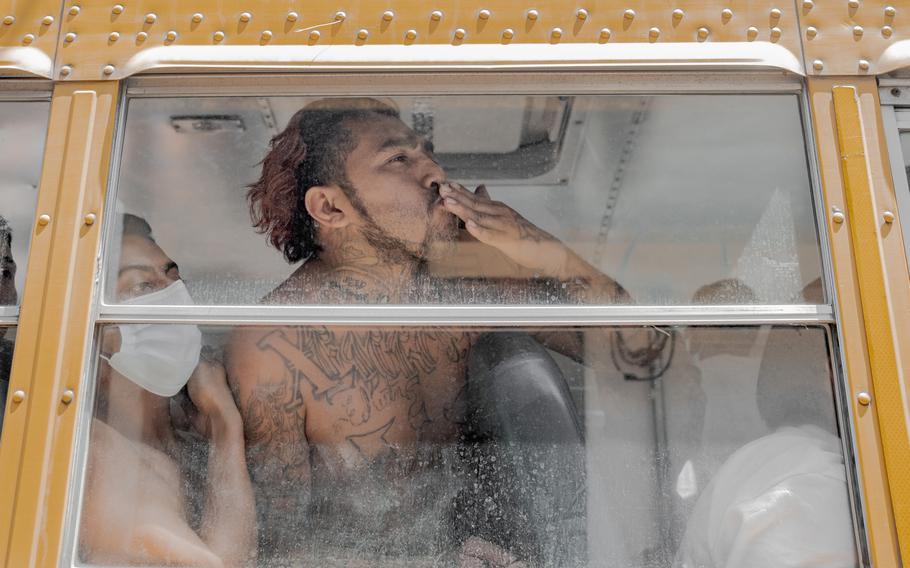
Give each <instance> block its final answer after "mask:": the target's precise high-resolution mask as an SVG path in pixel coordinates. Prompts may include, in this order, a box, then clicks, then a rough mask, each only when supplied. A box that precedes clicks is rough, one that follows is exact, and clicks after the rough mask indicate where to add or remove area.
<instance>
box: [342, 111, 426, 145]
mask: <svg viewBox="0 0 910 568" xmlns="http://www.w3.org/2000/svg"><path fill="white" fill-rule="evenodd" d="M352 130H354V132H355V134H356V136H357V150H361V151H367V152H376V151H379V150H380V149H382V148H383V146H385V145H386V144H387V143H388V142H390V141H393V142H400V143H403V144H405V145H408V146H416V145H417V144H418V143H419V142H420V140H421V138H420V136H419V135H418V134H417V133H416V132H414V131H413V130H411V129H410V128H409V127H408V126H407V125H406V124H405V123H404V122H402V121H401V119H398V118H396V117H393V116H382V115H376V116H375V117H371V118H369V119H367V120H363V121H360V122H358V124H357V125H356V126H354V127H353V128H352Z"/></svg>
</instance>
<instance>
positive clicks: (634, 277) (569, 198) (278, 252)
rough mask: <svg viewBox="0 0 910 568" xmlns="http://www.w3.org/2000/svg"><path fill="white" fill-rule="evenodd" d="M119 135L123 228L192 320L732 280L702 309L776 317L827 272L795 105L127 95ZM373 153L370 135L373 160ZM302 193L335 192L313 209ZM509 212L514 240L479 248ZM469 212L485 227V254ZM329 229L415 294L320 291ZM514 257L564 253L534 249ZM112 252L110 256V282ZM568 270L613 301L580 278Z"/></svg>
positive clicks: (110, 297) (596, 296) (676, 297)
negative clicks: (372, 254)
mask: <svg viewBox="0 0 910 568" xmlns="http://www.w3.org/2000/svg"><path fill="white" fill-rule="evenodd" d="M371 101H372V102H371ZM370 105H373V108H369V107H370ZM746 109H747V110H748V112H744V110H746ZM126 116H127V118H126V123H125V131H124V146H123V152H122V158H121V162H120V166H119V172H120V174H119V179H118V180H117V197H118V201H117V203H118V206H119V207H120V212H121V213H131V214H135V215H137V216H140V217H142V218H144V219H146V220H147V221H149V222H150V223H151V225H152V226H154V227H155V230H156V231H155V232H156V239H157V240H158V242H159V244H160V245H161V246H162V248H164V249H165V250H168V251H170V253H171V254H172V255H173V258H174V260H175V261H176V262H177V263H178V264H179V265H180V267H181V274H182V275H183V277H184V279H185V281H186V286H187V288H188V290H189V291H190V292H191V293H192V296H193V297H194V299H195V302H196V303H198V304H204V305H244V304H245V305H251V304H264V303H265V304H323V305H325V304H370V303H385V304H449V305H462V304H512V305H516V304H524V305H526V304H557V305H560V304H603V303H617V302H622V303H634V304H638V305H682V304H688V303H689V302H690V300H691V298H692V297H693V295H694V294H695V292H696V291H697V290H698V289H700V288H701V287H703V286H705V285H707V284H710V283H712V282H716V281H719V280H723V279H738V280H741V281H742V282H744V283H745V284H747V285H748V286H749V288H750V289H751V290H752V292H753V294H752V295H751V296H749V297H748V298H746V297H737V298H733V297H730V298H725V297H718V298H717V301H719V302H721V303H726V304H736V303H752V304H770V305H781V304H794V303H800V302H801V301H802V300H801V299H800V295H799V291H800V290H801V289H802V288H803V287H804V286H806V285H807V284H808V283H810V282H812V281H814V280H816V279H818V278H819V277H820V275H821V261H820V253H819V240H818V234H817V230H816V224H815V220H814V213H813V202H812V198H811V185H810V181H809V174H808V169H807V160H806V151H805V140H804V137H803V133H802V122H801V118H800V110H799V98H798V96H796V95H792V94H753V95H696V94H692V95H662V96H519V95H514V96H499V97H490V96H475V97H471V96H459V97H446V96H411V97H404V96H399V97H392V98H379V99H365V98H334V99H326V98H317V97H288V96H283V97H278V96H276V97H217V98H214V97H212V98H206V97H182V98H166V97H155V98H141V97H140V98H132V99H130V100H129V102H128V111H127V115H126ZM744 132H748V133H749V135H748V136H743V134H742V133H744ZM393 134H394V135H395V136H397V139H395V138H393ZM366 135H369V136H373V137H374V138H375V137H376V136H380V135H382V136H385V139H384V140H383V141H376V140H373V142H374V143H375V144H376V147H374V148H373V150H374V153H373V154H372V155H371V156H370V157H366V156H365V154H364V152H365V151H366V146H361V142H362V141H363V139H364V136H366ZM396 141H397V142H400V143H401V144H399V146H397V147H396V146H394V144H395V143H396ZM386 142H388V143H389V144H392V145H391V146H386V147H384V148H382V150H381V152H380V148H379V146H381V145H382V144H384V143H386ZM308 148H309V150H308ZM358 149H359V150H360V152H357V150H358ZM395 150H398V154H395V152H394V151H395ZM380 154H382V155H381V156H380ZM352 155H353V156H355V158H354V159H355V161H356V164H355V166H352V164H351V161H350V159H351V156H352ZM370 159H377V160H378V159H385V160H388V162H386V163H383V164H379V163H374V162H369V163H368V162H366V161H364V160H370ZM408 160H411V161H414V162H415V163H416V165H417V168H418V169H414V168H411V167H410V165H408V164H407V161H408ZM431 163H432V164H434V165H433V166H431V165H429V164H431ZM356 168H360V170H359V171H354V170H355V169H356ZM383 168H384V169H383ZM395 168H406V169H407V171H408V172H411V173H413V175H414V176H422V177H420V178H419V179H418V178H416V177H413V176H412V178H409V179H404V178H403V177H402V176H399V175H398V173H397V171H396V170H395ZM420 168H423V169H420ZM434 168H435V169H434ZM317 170H318V171H317ZM320 176H322V177H320ZM396 176H398V177H396ZM323 178H325V179H323ZM380 180H387V181H388V183H389V184H391V185H393V186H395V184H399V185H397V186H395V187H398V188H399V189H401V191H396V190H395V187H391V188H389V189H388V193H384V191H385V190H383V189H382V188H383V187H384V186H383V185H382V183H380ZM408 183H410V184H416V185H415V187H417V188H422V189H419V191H422V193H420V195H418V196H416V197H415V196H411V195H410V194H409V193H408V192H407V191H404V190H403V189H402V188H404V187H405V185H406V184H408ZM449 184H456V185H458V187H460V188H466V190H467V191H468V192H470V195H469V194H467V193H463V192H461V195H462V196H463V197H464V199H466V200H467V202H469V203H473V202H474V201H476V199H475V196H474V195H473V194H474V192H476V191H478V189H477V188H478V187H479V188H481V189H480V191H481V192H484V193H483V195H484V197H483V199H484V200H486V201H492V202H493V203H494V204H495V205H496V207H493V208H488V210H486V211H480V210H477V211H474V210H471V211H469V210H467V209H464V207H462V208H461V209H458V205H457V204H456V205H455V206H454V207H447V206H445V204H444V201H445V199H444V197H445V196H444V195H442V194H441V193H440V188H443V189H445V188H447V187H448V185H449ZM303 185H306V187H302V186H303ZM311 187H316V188H322V187H325V188H328V189H329V190H330V191H329V193H327V194H324V193H320V192H319V190H318V189H317V191H314V192H312V196H313V197H312V199H311V201H312V203H308V202H307V198H306V197H305V196H304V193H306V194H308V195H310V193H309V191H310V188H311ZM298 190H299V191H298ZM304 190H305V191H304ZM322 195H325V196H327V199H328V201H325V200H322V199H321V197H319V196H322ZM486 195H489V198H488V199H487V197H486ZM409 200H410V201H409ZM317 201H319V203H322V204H324V205H325V207H326V208H327V209H326V212H327V213H326V215H327V216H323V218H322V219H321V220H320V221H317V220H316V218H315V217H314V211H311V210H310V209H312V208H315V207H316V206H317V204H316V202H317ZM500 205H502V206H500ZM332 210H337V211H339V212H342V213H345V215H343V216H342V217H337V216H336V217H331V215H330V214H329V213H331V211H332ZM251 213H252V215H251ZM513 213H517V214H518V215H520V217H519V218H518V219H519V220H520V221H521V222H520V223H518V224H513V225H511V227H512V228H511V229H509V230H506V231H500V232H499V233H498V234H500V237H496V236H494V234H497V233H496V231H498V230H499V229H500V228H501V227H499V225H497V223H498V222H500V221H501V220H502V217H503V216H511V215H513ZM459 215H460V216H459ZM469 215H475V216H477V217H478V220H480V219H481V218H484V219H486V220H487V221H488V222H490V223H492V224H493V225H495V227H494V226H490V227H485V226H481V229H484V228H487V229H490V231H488V233H487V234H486V237H482V238H480V239H478V235H479V234H480V233H478V232H477V231H474V232H472V231H471V230H469V229H468V227H467V221H468V220H469V219H468V218H467V216H469ZM317 216H318V215H317ZM339 223H353V225H352V226H353V227H355V228H356V235H362V236H363V238H364V239H369V240H370V243H372V244H370V243H367V246H370V247H373V245H377V244H379V245H383V244H384V245H387V246H391V247H392V248H395V249H396V250H397V248H401V249H402V250H403V251H404V253H403V254H405V255H407V256H408V258H410V259H412V260H413V263H412V265H413V266H414V270H415V271H416V272H417V273H418V276H419V277H418V278H413V279H412V278H409V279H408V284H407V285H406V286H405V285H403V284H401V282H400V275H398V274H394V273H393V272H388V273H387V274H384V275H383V276H382V277H380V278H379V279H380V280H381V281H380V282H366V281H365V279H364V278H363V273H364V270H362V269H363V267H360V268H356V267H355V268H353V269H352V271H351V272H348V273H346V274H345V275H343V276H338V277H337V278H333V277H329V276H328V275H327V274H326V273H325V272H324V271H323V272H319V274H321V275H320V276H315V274H316V272H318V271H317V270H316V268H318V267H320V266H322V267H323V268H325V267H328V266H331V264H332V262H333V261H332V259H331V258H324V257H321V256H320V254H321V252H322V251H324V250H325V249H326V246H325V243H321V242H320V239H327V238H336V237H338V236H339V235H341V234H342V233H339V232H336V233H335V237H329V236H327V233H326V231H327V230H328V229H332V228H338V227H336V225H338V224H339ZM427 227H429V229H428V228H427ZM531 228H533V231H530V232H528V231H525V232H524V233H521V232H519V229H521V230H524V229H531ZM117 230H118V229H116V228H115V229H114V231H115V232H116V231H117ZM351 230H353V229H351ZM490 239H493V240H497V239H498V240H499V241H501V242H500V244H502V243H504V242H505V241H506V240H510V242H512V244H511V245H508V244H502V246H505V247H506V248H508V249H509V251H506V252H504V251H503V250H502V246H500V247H499V248H497V246H488V245H490ZM523 239H524V240H523ZM527 239H537V240H538V241H539V240H540V239H543V240H552V241H554V242H555V243H559V244H562V245H565V246H564V247H563V246H554V247H551V248H550V249H548V250H549V252H545V253H541V254H538V253H537V252H527V251H537V247H536V245H535V246H532V247H525V246H524V245H523V244H522V243H523V242H527V241H526V240H527ZM342 240H344V241H345V243H346V245H347V247H348V249H349V250H352V251H355V252H356V250H357V247H358V246H359V244H358V243H357V242H354V241H351V240H350V239H348V238H347V237H342ZM110 241H111V242H113V243H117V242H118V239H116V238H113V239H110ZM478 241H479V242H478ZM522 251H524V252H522ZM118 254H119V251H118V249H117V247H116V246H112V247H109V249H108V256H107V265H108V267H111V266H114V265H116V264H117V255H118ZM390 254H393V256H394V254H397V253H390ZM567 255H568V256H569V257H571V262H570V264H572V263H574V265H573V266H575V267H576V268H577V267H578V266H584V268H583V269H579V270H580V271H581V272H583V273H584V272H585V271H587V270H588V269H589V268H590V269H593V270H596V271H597V272H600V273H603V274H605V275H607V276H609V277H610V278H611V279H612V281H613V282H615V283H618V285H619V286H621V289H613V290H611V289H609V286H608V285H605V286H597V285H592V283H591V282H588V281H587V279H586V278H585V277H584V275H582V277H581V278H577V276H578V274H577V272H578V271H577V270H576V271H573V270H570V269H565V266H564V261H565V260H566V257H567ZM387 260H389V258H385V259H383V260H382V261H381V262H383V263H384V262H386V261H387ZM392 260H395V259H392ZM307 263H309V265H310V266H309V267H308V268H302V266H305V265H306V264H307ZM358 271H359V272H358ZM305 273H306V274H309V276H304V274H305ZM107 275H108V276H107V282H108V285H107V294H106V301H107V302H109V303H116V302H117V300H116V298H115V297H114V294H113V293H112V291H111V285H112V281H113V280H114V275H113V274H112V273H110V272H108V273H107ZM292 275H293V276H292ZM396 279H398V280H396ZM607 284H609V283H607ZM377 287H379V288H382V287H385V288H387V289H386V290H384V291H383V292H382V293H377V294H371V293H370V292H369V291H367V290H366V288H371V289H374V288H377ZM617 290H618V292H617Z"/></svg>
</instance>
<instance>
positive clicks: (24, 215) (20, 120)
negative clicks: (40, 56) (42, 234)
mask: <svg viewBox="0 0 910 568" xmlns="http://www.w3.org/2000/svg"><path fill="white" fill-rule="evenodd" d="M49 112H50V103H48V102H45V101H4V100H2V99H0V148H3V151H2V152H0V306H11V305H12V306H15V305H18V303H19V298H20V296H21V292H22V287H23V284H24V282H25V268H26V266H25V264H26V261H27V260H28V248H29V243H30V241H31V231H32V224H33V222H34V219H35V207H36V204H37V199H38V179H39V177H40V175H41V159H42V156H43V154H44V140H45V137H46V134H47V120H48V114H49Z"/></svg>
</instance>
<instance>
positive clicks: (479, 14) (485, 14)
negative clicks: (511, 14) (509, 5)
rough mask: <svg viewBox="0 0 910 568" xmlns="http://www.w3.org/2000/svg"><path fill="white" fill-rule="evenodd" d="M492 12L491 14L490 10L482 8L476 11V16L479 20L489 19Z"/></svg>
mask: <svg viewBox="0 0 910 568" xmlns="http://www.w3.org/2000/svg"><path fill="white" fill-rule="evenodd" d="M492 14H493V13H492V12H490V11H489V10H487V9H483V10H481V11H480V12H477V17H478V18H480V19H481V20H489V19H490V16H491V15H492Z"/></svg>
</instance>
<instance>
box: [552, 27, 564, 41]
mask: <svg viewBox="0 0 910 568" xmlns="http://www.w3.org/2000/svg"><path fill="white" fill-rule="evenodd" d="M550 37H551V38H553V39H554V40H556V39H559V38H561V37H562V29H560V28H553V30H552V31H550Z"/></svg>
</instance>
